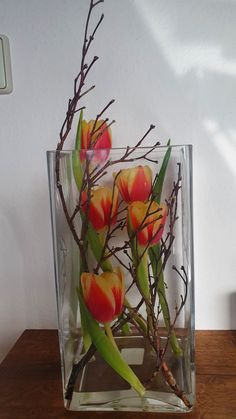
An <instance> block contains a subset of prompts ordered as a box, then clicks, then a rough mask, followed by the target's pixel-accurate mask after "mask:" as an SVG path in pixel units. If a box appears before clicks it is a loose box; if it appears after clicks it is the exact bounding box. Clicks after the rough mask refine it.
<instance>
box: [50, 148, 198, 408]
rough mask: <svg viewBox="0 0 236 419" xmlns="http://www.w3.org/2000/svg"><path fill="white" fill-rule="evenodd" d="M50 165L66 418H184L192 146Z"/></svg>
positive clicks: (191, 381)
mask: <svg viewBox="0 0 236 419" xmlns="http://www.w3.org/2000/svg"><path fill="white" fill-rule="evenodd" d="M47 159H48V174H49V188H50V202H51V217H52V232H53V246H54V266H55V280H56V293H57V310H58V324H59V342H60V353H61V367H62V383H63V395H64V403H65V407H66V408H67V409H69V410H78V411H80V410H84V411H86V410H101V411H112V410H116V411H117V410H118V411H119V410H121V411H153V412H173V413H174V412H189V411H191V409H192V407H193V405H194V402H195V364H194V272H193V233H192V230H193V225H192V148H191V146H189V145H183V146H182V145H181V146H169V147H153V148H134V149H132V148H127V149H122V148H121V149H110V150H108V149H106V150H80V151H60V152H59V151H49V152H48V153H47ZM112 310H113V311H112Z"/></svg>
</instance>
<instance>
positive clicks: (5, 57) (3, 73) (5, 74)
mask: <svg viewBox="0 0 236 419" xmlns="http://www.w3.org/2000/svg"><path fill="white" fill-rule="evenodd" d="M12 90H13V85H12V73H11V56H10V46H9V40H8V38H7V36H5V35H0V95H1V94H2V95H4V94H7V93H11V92H12Z"/></svg>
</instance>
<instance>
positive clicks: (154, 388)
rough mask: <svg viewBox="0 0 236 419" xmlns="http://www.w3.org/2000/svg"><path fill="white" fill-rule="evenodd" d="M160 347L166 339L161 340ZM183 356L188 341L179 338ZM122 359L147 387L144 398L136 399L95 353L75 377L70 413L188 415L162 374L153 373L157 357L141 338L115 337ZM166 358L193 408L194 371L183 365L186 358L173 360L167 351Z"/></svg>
mask: <svg viewBox="0 0 236 419" xmlns="http://www.w3.org/2000/svg"><path fill="white" fill-rule="evenodd" d="M161 340H162V345H163V344H164V342H165V340H166V337H163V338H161ZM178 342H179V345H180V347H181V348H182V349H183V353H186V351H187V347H188V345H187V339H186V338H183V337H181V338H179V339H178ZM116 343H117V346H118V347H119V350H120V351H121V354H122V356H123V358H124V359H125V360H126V362H127V363H128V364H129V365H130V366H131V368H132V369H133V371H134V372H135V374H136V375H137V376H138V377H139V379H140V381H141V382H142V383H143V384H144V385H145V387H146V388H147V390H146V392H145V396H144V397H138V396H137V393H136V392H135V391H134V390H133V389H132V388H131V387H130V385H129V384H128V383H127V382H126V381H125V380H123V379H122V378H121V377H120V376H119V375H118V374H117V373H116V372H115V371H114V370H113V369H112V368H111V367H110V366H109V365H107V364H106V363H105V361H104V360H103V359H102V358H101V357H100V355H99V354H98V353H96V354H95V356H94V357H93V358H92V359H91V360H90V361H89V363H88V364H87V365H86V367H85V368H84V370H83V371H82V372H81V373H80V375H79V376H78V378H77V382H76V386H75V390H74V393H73V398H72V401H71V403H70V405H69V406H68V404H67V401H66V407H67V408H68V409H69V410H78V411H79V410H84V411H86V410H88V411H89V410H94V411H99V410H101V411H111V410H112V411H116V410H118V411H140V412H141V411H150V412H189V411H190V410H191V409H189V408H187V407H186V406H185V404H184V403H183V401H182V400H181V399H180V398H179V397H177V396H176V395H175V394H174V393H173V392H172V390H171V389H170V387H169V385H168V384H167V383H166V381H165V380H164V378H163V376H162V374H161V373H160V372H159V373H158V374H154V375H153V372H154V371H155V366H156V362H157V361H156V355H155V353H154V352H153V350H152V348H151V346H150V344H149V343H148V342H147V341H146V340H145V339H144V338H143V337H142V336H122V337H117V338H116ZM165 359H166V360H167V362H168V365H169V368H170V370H171V372H172V374H173V376H174V377H175V380H176V382H177V383H178V386H179V387H180V388H181V389H182V390H183V391H184V393H185V395H186V397H187V399H188V400H189V402H190V404H191V405H192V404H193V402H194V400H193V394H194V391H193V388H192V383H193V382H194V380H193V374H194V373H193V371H192V369H191V366H190V365H187V364H186V359H185V356H184V355H183V356H181V357H176V356H174V355H173V353H172V351H171V350H170V349H169V348H168V349H167V351H166V356H165Z"/></svg>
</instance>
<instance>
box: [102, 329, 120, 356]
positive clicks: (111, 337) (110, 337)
mask: <svg viewBox="0 0 236 419" xmlns="http://www.w3.org/2000/svg"><path fill="white" fill-rule="evenodd" d="M104 329H105V331H106V334H107V337H108V339H109V340H110V341H111V343H112V345H113V346H114V348H115V349H117V351H118V352H119V348H118V346H117V344H116V341H115V339H114V336H113V333H112V330H111V326H110V323H104Z"/></svg>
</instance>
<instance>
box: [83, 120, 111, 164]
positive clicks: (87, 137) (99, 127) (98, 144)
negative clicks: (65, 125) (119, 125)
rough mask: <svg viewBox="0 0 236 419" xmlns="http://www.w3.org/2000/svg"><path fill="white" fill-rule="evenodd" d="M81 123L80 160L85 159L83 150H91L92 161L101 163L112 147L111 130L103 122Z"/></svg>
mask: <svg viewBox="0 0 236 419" xmlns="http://www.w3.org/2000/svg"><path fill="white" fill-rule="evenodd" d="M94 124H95V121H93V120H91V121H89V122H87V121H85V120H82V122H81V149H82V151H81V153H80V156H81V158H82V160H84V159H85V156H86V152H85V151H84V150H89V149H91V150H93V151H94V152H93V159H94V160H98V161H100V162H103V161H105V160H106V159H107V157H108V155H109V150H110V148H111V146H112V136H111V129H110V127H108V126H107V124H106V122H104V121H103V120H98V121H97V122H96V124H95V125H94Z"/></svg>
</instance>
